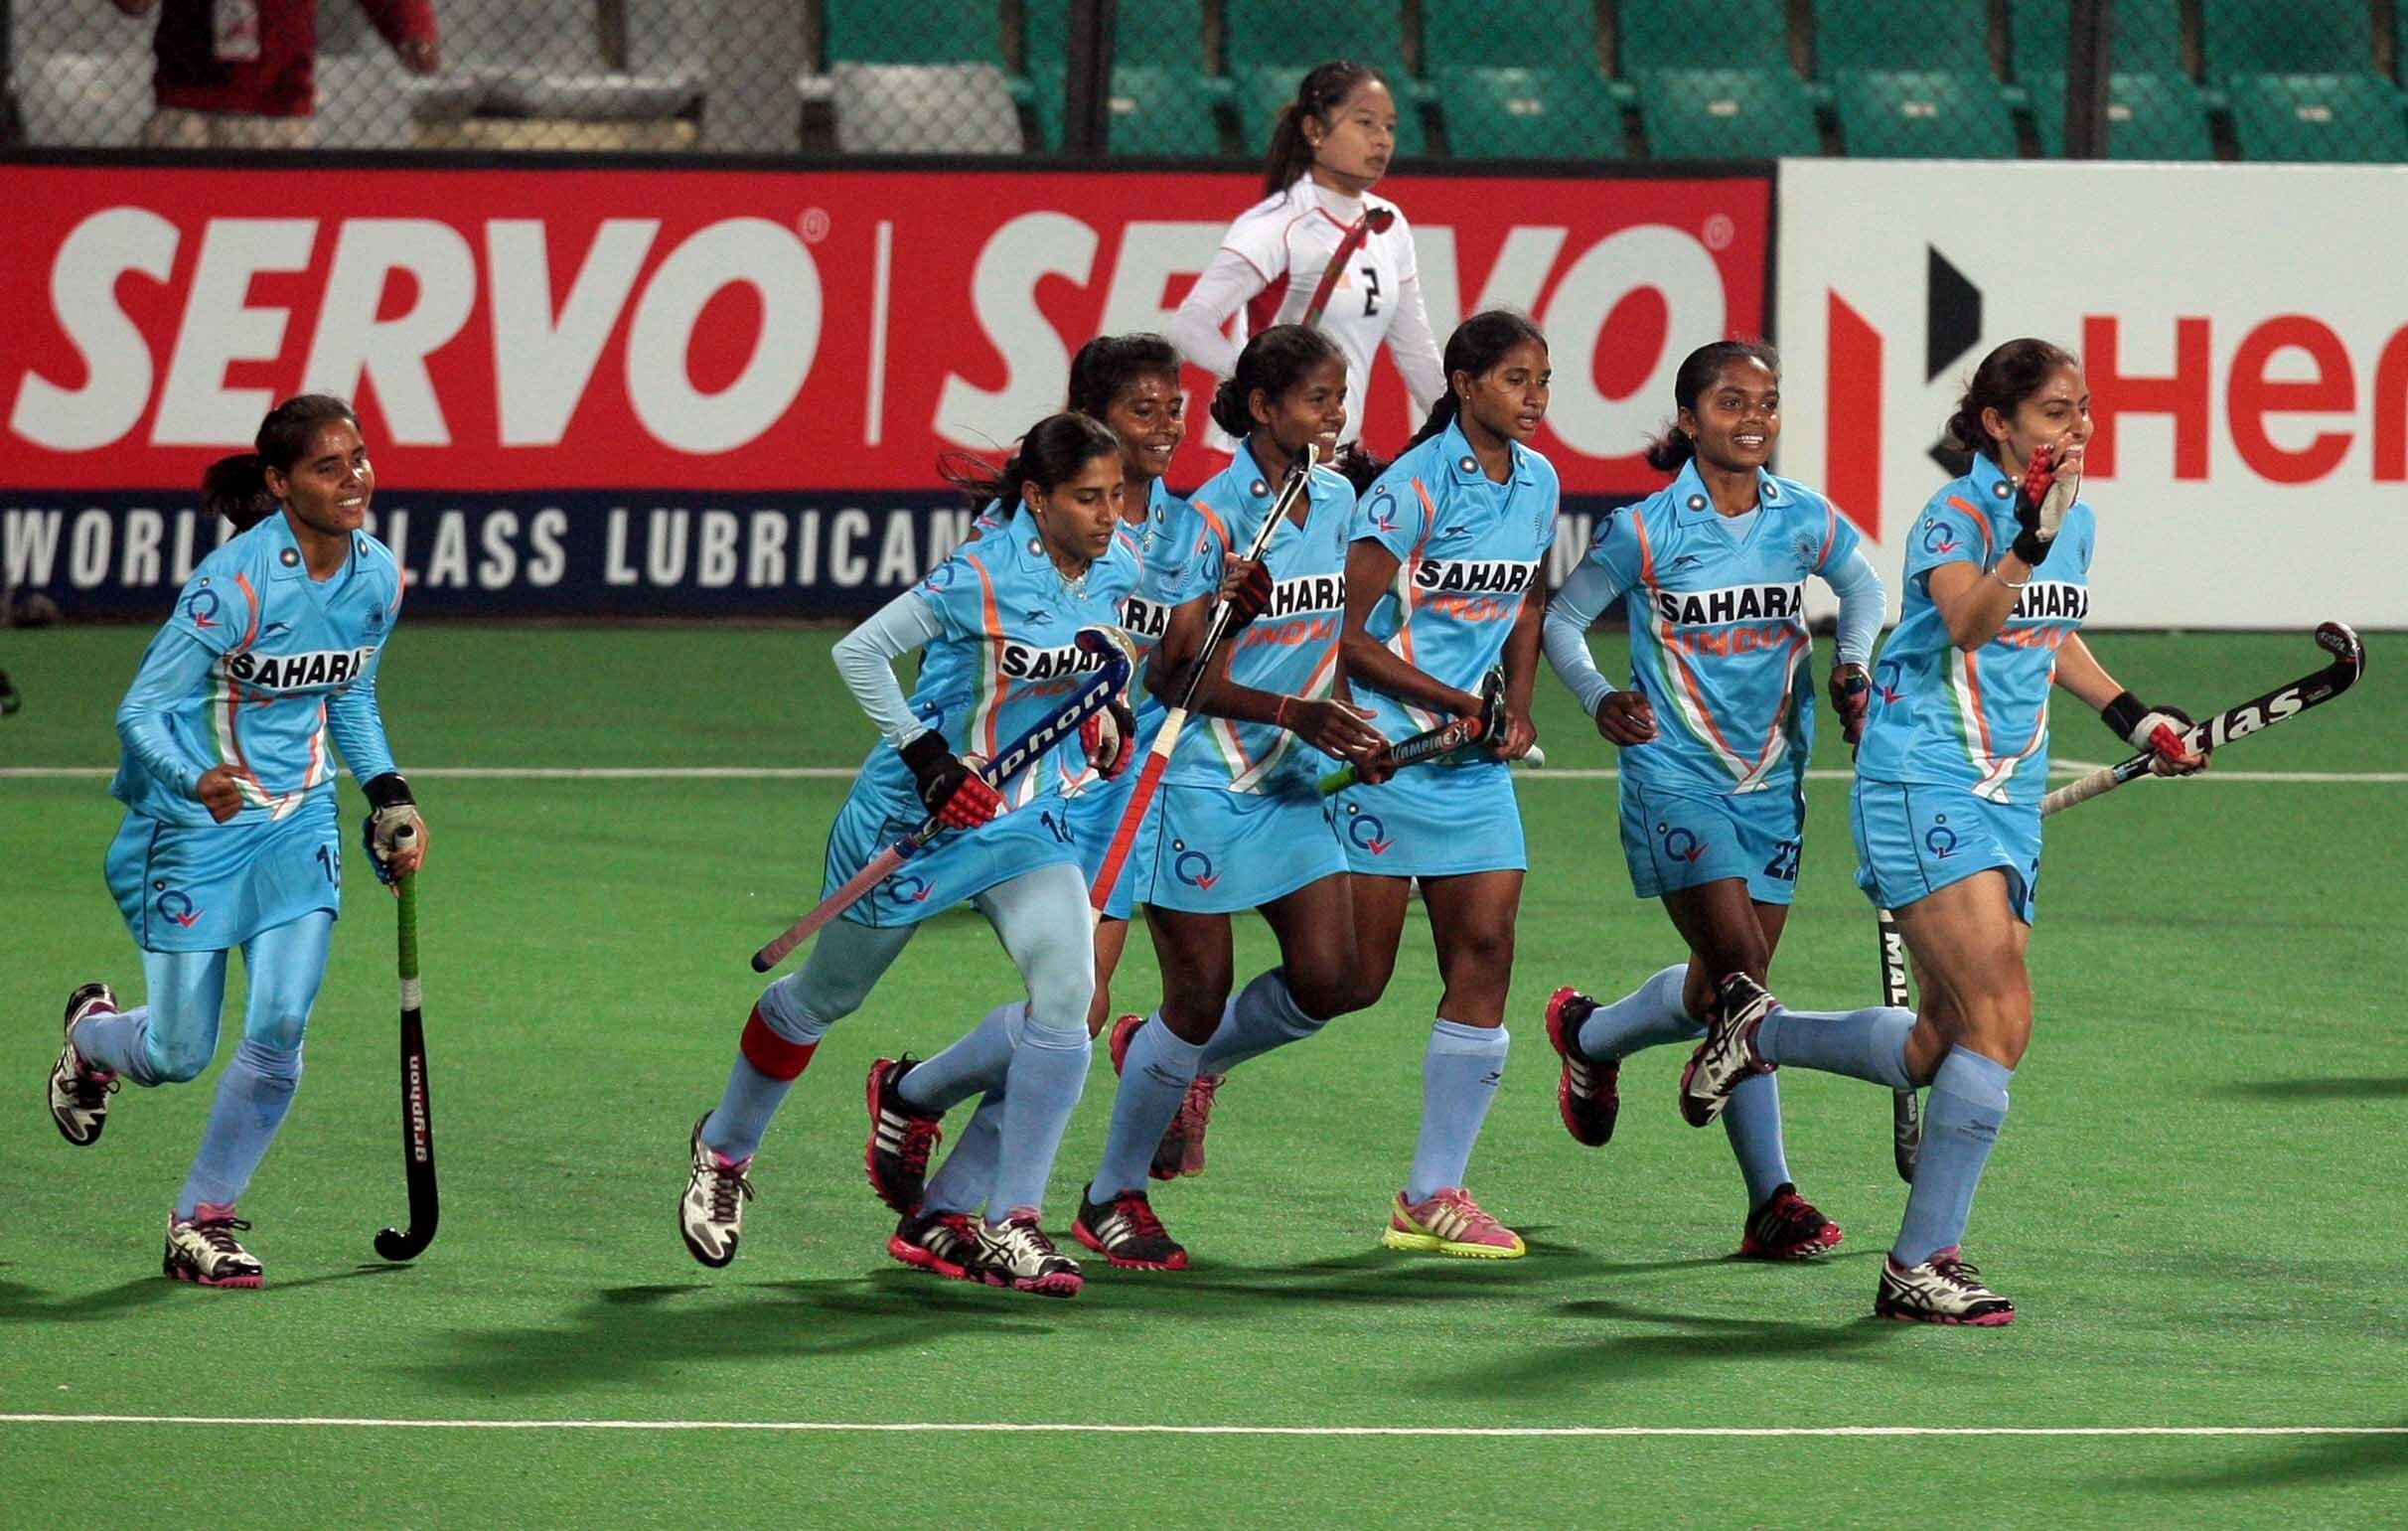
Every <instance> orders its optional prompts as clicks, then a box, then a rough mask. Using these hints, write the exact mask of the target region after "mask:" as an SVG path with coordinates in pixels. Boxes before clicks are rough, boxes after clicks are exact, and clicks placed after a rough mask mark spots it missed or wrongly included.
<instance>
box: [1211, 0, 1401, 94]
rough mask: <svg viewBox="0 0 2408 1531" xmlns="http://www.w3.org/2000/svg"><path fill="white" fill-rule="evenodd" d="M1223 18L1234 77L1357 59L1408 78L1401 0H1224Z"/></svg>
mask: <svg viewBox="0 0 2408 1531" xmlns="http://www.w3.org/2000/svg"><path fill="white" fill-rule="evenodd" d="M1221 17H1222V26H1223V28H1224V32H1223V36H1224V40H1225V43H1226V46H1227V50H1228V55H1229V73H1230V74H1231V75H1232V76H1244V75H1249V74H1252V73H1253V72H1255V71H1257V70H1260V69H1263V68H1266V67H1268V66H1273V65H1278V66H1281V67H1284V68H1286V69H1287V70H1289V71H1290V73H1291V74H1292V73H1293V72H1294V71H1295V70H1297V69H1298V68H1302V69H1310V68H1312V66H1314V65H1316V64H1319V63H1321V62H1322V61H1323V60H1325V59H1354V60H1357V61H1359V62H1361V63H1364V64H1368V65H1370V66H1372V67H1373V68H1374V69H1377V70H1380V71H1382V72H1384V73H1391V74H1392V76H1393V77H1392V79H1391V81H1390V82H1391V83H1392V84H1395V85H1398V86H1400V87H1402V86H1404V85H1405V83H1406V78H1407V77H1406V75H1405V72H1404V67H1405V23H1404V16H1403V7H1402V6H1401V5H1399V4H1398V0H1314V3H1312V4H1310V5H1296V4H1294V3H1292V0H1223V4H1222V7H1221ZM1291 84H1292V80H1291ZM1400 104H1401V103H1400Z"/></svg>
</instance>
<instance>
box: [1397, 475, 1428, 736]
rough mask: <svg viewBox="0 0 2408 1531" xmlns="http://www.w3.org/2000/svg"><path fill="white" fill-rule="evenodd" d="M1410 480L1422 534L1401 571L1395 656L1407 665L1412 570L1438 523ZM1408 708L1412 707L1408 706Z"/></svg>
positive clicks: (1410, 647)
mask: <svg viewBox="0 0 2408 1531" xmlns="http://www.w3.org/2000/svg"><path fill="white" fill-rule="evenodd" d="M1412 482H1413V492H1414V493H1415V494H1416V495H1418V496H1420V497H1421V501H1422V535H1421V536H1418V537H1415V538H1414V539H1413V553H1412V555H1411V556H1409V557H1408V558H1406V560H1405V562H1404V564H1403V565H1402V572H1403V574H1404V576H1405V612H1404V615H1403V616H1401V617H1399V618H1398V619H1397V658H1399V659H1401V660H1403V661H1404V662H1405V663H1406V664H1408V665H1412V664H1413V609H1414V606H1415V604H1416V603H1415V601H1414V588H1415V586H1414V582H1413V571H1414V569H1415V567H1416V566H1418V565H1419V564H1420V563H1421V561H1422V549H1423V548H1424V547H1427V546H1428V545H1430V533H1431V532H1433V531H1435V530H1436V528H1437V525H1438V508H1437V507H1436V506H1435V505H1432V504H1431V503H1430V491H1429V490H1428V489H1426V488H1424V487H1423V484H1422V481H1421V480H1420V479H1415V480H1413V481H1412ZM1414 668H1415V669H1417V670H1418V669H1420V668H1421V667H1420V666H1418V665H1415V666H1414ZM1409 710H1412V709H1410V708H1409Z"/></svg>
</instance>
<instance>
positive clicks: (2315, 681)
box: [1881, 622, 2366, 1182]
mask: <svg viewBox="0 0 2408 1531" xmlns="http://www.w3.org/2000/svg"><path fill="white" fill-rule="evenodd" d="M2316 641H2317V644H2318V646H2319V647H2320V648H2322V649H2324V650H2325V652H2327V653H2328V654H2331V655H2332V656H2333V663H2332V664H2330V665H2327V666H2326V667H2325V668H2324V669H2322V670H2317V671H2313V672H2311V673H2309V674H2307V675H2304V676H2302V677H2300V678H2299V679H2298V680H2296V681H2293V682H2291V683H2290V684H2289V685H2287V686H2278V687H2276V688H2275V689H2273V690H2270V691H2268V692H2266V693H2265V694H2264V695H2262V696H2258V697H2255V698H2253V699H2251V700H2248V701H2244V702H2242V703H2241V704H2240V705H2239V706H2237V707H2227V708H2225V709H2224V710H2223V711H2221V712H2218V713H2216V714H2215V715H2214V716H2212V717H2207V718H2203V719H2201V720H2200V721H2198V722H2196V723H2193V724H2191V726H2190V729H2189V731H2188V732H2187V733H2185V734H2184V735H2183V736H2182V738H2183V742H2184V743H2186V744H2188V745H2189V746H2190V748H2192V749H2194V750H2213V749H2215V748H2217V747H2218V746H2220V745H2223V744H2227V743H2230V742H2231V741H2232V740H2234V739H2245V738H2247V737H2248V736H2249V735H2251V734H2253V733H2256V732H2258V731H2259V730H2261V729H2265V728H2271V727H2273V726H2274V725H2275V724H2276V723H2280V722H2284V721H2286V720H2288V719H2290V718H2294V717H2297V716H2298V715H2299V714H2301V713H2302V712H2305V711H2307V710H2308V709H2309V708H2310V707H2314V706H2320V705H2322V704H2323V703H2325V702H2328V701H2331V700H2332V699H2333V697H2335V696H2338V695H2339V694H2341V692H2343V691H2345V690H2347V689H2349V688H2351V687H2352V686H2355V685H2357V681H2358V677H2359V676H2361V675H2363V674H2365V671H2366V646H2365V645H2364V644H2363V643H2361V642H2360V641H2359V640H2358V635H2357V633H2356V632H2355V631H2354V630H2353V629H2352V628H2351V627H2350V626H2349V624H2347V623H2346V622H2326V623H2322V624H2320V625H2319V626H2318V628H2317V630H2316ZM2156 758H2157V752H2156V751H2155V750H2142V751H2140V752H2139V753H2137V754H2135V755H2132V756H2131V757H2129V758H2127V759H2124V760H2120V761H2118V762H2117V763H2116V764H2114V765H2111V766H2102V767H2100V768H2099V769H2098V770H2096V771H2093V772H2091V773H2090V774H2089V775H2087V776H2083V777H2080V778H2077V779H2076V780H2074V781H2071V782H2068V783H2066V784H2065V785H2064V786H2062V787H2059V788H2058V789H2057V790H2056V791H2054V792H2052V793H2050V794H2048V796H2046V797H2044V798H2042V799H2041V800H2040V817H2041V818H2043V819H2045V818H2047V817H2048V816H2049V815H2051V814H2061V813H2063V812H2064V811H2065V810H2066V809H2069V808H2072V807H2074V806H2075V805H2077V804H2081V803H2087V802H2089V801H2090V800H2091V799H2092V798H2095V797H2099V796H2101V795H2103V794H2105V793H2109V792H2113V791H2114V790H2115V789H2116V788H2118V787H2121V786H2123V785H2124V784H2125V783H2127V782H2131V781H2137V780H2138V779H2140V778H2141V777H2143V776H2146V775H2148V774H2149V766H2150V762H2151V761H2153V760H2155V759H2156ZM1881 989H1882V999H1881V1002H1882V1003H1884V1004H1890V1005H1896V1006H1899V1007H1901V1008H1902V1007H1904V1005H1905V1003H1906V961H1905V947H1904V943H1903V942H1902V941H1900V940H1899V937H1898V928H1897V923H1896V921H1894V920H1893V919H1891V918H1890V914H1889V911H1888V910H1886V909H1883V910H1881ZM1914 1099H1915V1098H1914V1093H1913V1092H1912V1091H1909V1090H1900V1091H1899V1092H1898V1094H1897V1110H1896V1114H1895V1117H1894V1119H1893V1122H1892V1127H1893V1129H1894V1131H1893V1138H1894V1142H1895V1148H1896V1150H1897V1165H1898V1174H1899V1176H1900V1178H1902V1179H1905V1180H1907V1181H1909V1182H1911V1181H1912V1180H1913V1179H1914V1163H1915V1155H1916V1153H1917V1151H1918V1149H1919V1148H1920V1147H1921V1141H1922V1133H1921V1128H1920V1125H1919V1124H1918V1122H1917V1121H1916V1111H1915V1105H1914Z"/></svg>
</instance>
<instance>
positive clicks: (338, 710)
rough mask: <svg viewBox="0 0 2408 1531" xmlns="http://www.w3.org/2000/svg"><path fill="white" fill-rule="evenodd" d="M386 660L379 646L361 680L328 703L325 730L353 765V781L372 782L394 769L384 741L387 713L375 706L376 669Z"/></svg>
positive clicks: (389, 752) (349, 763)
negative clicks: (331, 735) (385, 714)
mask: <svg viewBox="0 0 2408 1531" xmlns="http://www.w3.org/2000/svg"><path fill="white" fill-rule="evenodd" d="M383 663H384V651H383V650H382V649H381V648H379V649H378V650H376V654H375V655H374V656H372V657H371V658H370V660H369V662H368V669H367V670H366V671H365V672H363V673H362V675H361V676H360V679H358V680H357V681H354V682H353V683H352V684H351V685H350V686H349V687H347V688H346V689H344V691H343V693H342V694H341V695H339V696H337V697H336V698H335V699H334V700H332V701H330V702H328V703H327V704H326V731H327V732H329V733H331V734H333V735H334V736H335V748H336V749H338V750H341V751H342V752H343V763H344V764H345V765H347V766H350V767H351V774H352V780H353V781H356V782H373V781H375V780H376V778H377V777H379V776H382V775H384V774H385V773H386V772H388V771H390V770H392V769H393V751H392V746H391V745H389V744H387V743H386V742H385V740H384V714H383V713H382V712H381V711H379V710H377V707H376V671H377V669H378V668H379V667H381V666H382V665H383Z"/></svg>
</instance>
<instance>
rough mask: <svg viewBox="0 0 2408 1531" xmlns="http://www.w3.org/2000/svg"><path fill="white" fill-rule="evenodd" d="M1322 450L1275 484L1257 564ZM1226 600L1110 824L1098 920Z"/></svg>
mask: <svg viewBox="0 0 2408 1531" xmlns="http://www.w3.org/2000/svg"><path fill="white" fill-rule="evenodd" d="M1319 456H1320V449H1319V448H1318V447H1316V446H1314V445H1313V444H1312V443H1311V442H1309V441H1307V442H1306V443H1304V450H1303V451H1302V452H1300V453H1298V454H1297V455H1296V457H1295V458H1294V460H1293V461H1291V462H1289V463H1288V465H1287V476H1286V477H1285V478H1283V479H1281V480H1280V481H1279V494H1278V496H1277V497H1275V498H1274V499H1273V500H1272V502H1271V513H1270V514H1269V515H1267V516H1265V517H1264V518H1263V525H1262V526H1260V527H1258V528H1257V529H1256V530H1255V535H1254V540H1253V541H1252V542H1251V543H1249V544H1248V545H1247V548H1246V557H1247V560H1248V561H1249V562H1252V563H1260V562H1262V561H1263V556H1264V554H1265V553H1267V552H1269V551H1270V550H1271V538H1272V536H1273V534H1274V533H1276V532H1278V531H1279V523H1280V522H1282V521H1284V520H1286V519H1287V513H1288V512H1289V511H1291V510H1293V509H1294V508H1295V503H1296V497H1297V496H1299V495H1301V494H1303V493H1304V491H1305V489H1306V487H1307V486H1309V485H1310V484H1311V483H1312V470H1313V465H1314V463H1315V462H1317V461H1318V460H1319ZM1230 616H1231V612H1230V606H1229V598H1228V597H1227V596H1222V597H1221V598H1220V599H1218V600H1216V601H1215V602H1214V603H1213V608H1212V621H1211V623H1210V625H1208V626H1207V627H1206V628H1205V629H1204V647H1203V648H1201V649H1198V650H1197V651H1196V657H1195V659H1194V661H1193V662H1192V663H1190V664H1189V665H1188V667H1187V684H1186V685H1184V686H1182V687H1180V688H1179V701H1178V705H1176V706H1174V707H1172V708H1171V709H1170V710H1169V711H1168V712H1165V713H1163V714H1162V725H1161V727H1159V728H1157V729H1155V730H1154V740H1153V747H1152V748H1151V749H1149V750H1147V751H1146V752H1145V763H1144V764H1143V765H1141V766H1139V767H1138V768H1137V784H1136V785H1135V786H1134V787H1132V788H1130V789H1129V806H1128V807H1127V808H1125V809H1123V810H1122V811H1121V822H1120V823H1119V824H1118V825H1116V826H1114V828H1113V832H1112V843H1111V844H1110V845H1109V846H1107V847H1106V848H1105V851H1104V864H1103V865H1102V866H1100V867H1098V868H1097V869H1096V880H1095V882H1094V884H1093V885H1092V886H1090V887H1089V888H1088V890H1087V902H1088V904H1089V906H1090V907H1092V908H1093V909H1094V910H1095V911H1096V914H1097V916H1098V918H1101V917H1102V915H1103V911H1104V906H1105V904H1107V903H1109V902H1111V900H1112V889H1113V884H1115V883H1117V882H1119V881H1120V880H1121V868H1122V867H1123V866H1125V865H1127V864H1128V861H1129V848H1130V847H1131V846H1133V845H1134V844H1135V843H1136V842H1137V827H1138V826H1139V825H1142V824H1143V823H1144V822H1145V809H1146V806H1147V805H1148V804H1150V803H1152V802H1153V795H1154V789H1155V788H1157V787H1159V786H1160V785H1161V783H1162V772H1163V771H1164V769H1165V768H1167V767H1168V766H1169V764H1170V752H1171V751H1172V750H1174V749H1176V748H1177V747H1178V744H1179V731H1180V730H1181V729H1183V728H1185V727H1186V726H1187V709H1188V707H1189V706H1190V705H1192V704H1193V703H1194V701H1195V699H1196V690H1197V688H1199V687H1201V686H1202V685H1203V684H1204V675H1205V672H1206V671H1208V670H1210V669H1211V668H1212V661H1213V656H1214V655H1216V654H1218V653H1219V652H1220V649H1221V641H1222V640H1223V639H1224V638H1225V637H1227V636H1228V634H1229V623H1230Z"/></svg>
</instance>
